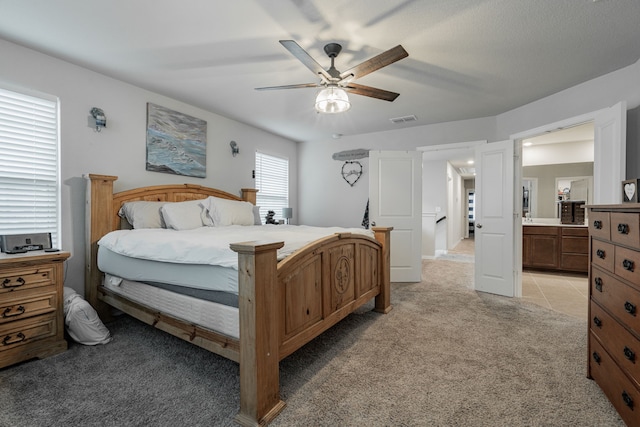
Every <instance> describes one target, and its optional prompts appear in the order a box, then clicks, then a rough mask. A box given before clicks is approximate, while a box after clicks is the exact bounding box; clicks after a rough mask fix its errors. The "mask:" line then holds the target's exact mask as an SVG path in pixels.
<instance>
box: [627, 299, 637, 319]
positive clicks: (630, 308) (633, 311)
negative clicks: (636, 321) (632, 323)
mask: <svg viewBox="0 0 640 427" xmlns="http://www.w3.org/2000/svg"><path fill="white" fill-rule="evenodd" d="M624 310H625V311H626V312H627V313H629V314H632V315H634V316H635V314H636V306H635V305H634V304H631V303H630V302H629V301H625V303H624Z"/></svg>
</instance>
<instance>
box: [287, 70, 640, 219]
mask: <svg viewBox="0 0 640 427" xmlns="http://www.w3.org/2000/svg"><path fill="white" fill-rule="evenodd" d="M638 82H640V61H638V62H636V63H635V64H633V65H630V66H628V67H625V68H623V69H620V70H618V71H615V72H612V73H609V74H607V75H605V76H601V77H598V78H596V79H593V80H590V81H587V82H585V83H582V84H580V85H577V86H574V87H572V88H569V89H566V90H564V91H561V92H558V93H556V94H554V95H550V96H548V97H546V98H543V99H540V100H538V101H535V102H532V103H530V104H527V105H524V106H522V107H519V108H516V109H514V110H511V111H508V112H505V113H503V114H500V115H498V116H495V117H487V118H482V119H473V120H463V121H458V122H447V123H438V124H427V125H425V126H417V127H411V128H404V129H399V130H397V131H389V132H379V133H375V134H365V135H356V136H343V137H342V139H339V140H331V139H329V140H327V141H321V142H313V143H302V144H300V147H299V151H298V162H299V163H298V167H299V170H300V181H299V189H300V193H299V199H298V202H299V206H300V215H299V219H300V221H301V223H304V224H309V225H329V224H331V225H342V226H358V225H359V224H360V221H361V219H362V213H363V209H364V206H365V204H366V200H367V198H368V191H369V187H368V178H369V177H368V170H367V167H365V168H364V174H363V176H362V178H361V179H360V181H359V182H358V184H356V186H354V187H353V188H351V187H349V186H348V185H347V184H346V183H340V180H341V179H342V178H341V177H340V176H339V167H340V163H339V162H336V161H335V160H332V159H331V155H332V154H333V153H334V152H336V151H342V150H349V149H356V148H368V149H376V150H413V149H415V148H416V147H421V146H427V145H438V144H448V143H459V142H465V141H479V140H488V141H500V140H505V139H508V138H509V137H510V135H512V134H516V133H519V132H524V131H527V130H530V129H534V128H537V127H539V126H542V125H545V124H548V123H554V122H557V121H560V120H564V119H567V118H570V117H575V116H579V115H582V114H586V113H589V112H592V111H596V110H600V109H602V108H606V107H610V106H612V105H614V104H616V103H617V102H619V101H621V100H626V101H627V108H628V109H633V108H635V107H637V106H638V105H640V84H639V83H638ZM425 102H428V100H425ZM381 108H384V105H382V106H381ZM434 108H436V106H434ZM418 119H420V118H418ZM339 131H340V130H339V129H336V132H339ZM637 144H638V141H631V140H628V141H627V152H628V153H632V152H634V153H635V152H637V149H636V145H637ZM364 164H365V162H363V165H364ZM423 203H424V201H423Z"/></svg>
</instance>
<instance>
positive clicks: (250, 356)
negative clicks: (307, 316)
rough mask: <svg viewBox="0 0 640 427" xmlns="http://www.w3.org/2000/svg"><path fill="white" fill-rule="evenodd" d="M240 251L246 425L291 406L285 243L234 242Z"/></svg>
mask: <svg viewBox="0 0 640 427" xmlns="http://www.w3.org/2000/svg"><path fill="white" fill-rule="evenodd" d="M230 246H231V249H232V250H234V251H236V252H237V253H238V292H239V298H238V303H239V312H240V412H239V413H238V415H236V418H235V420H236V422H237V423H239V424H241V425H244V426H258V425H266V424H268V423H269V422H270V421H271V420H273V419H274V418H275V417H276V416H277V415H278V414H279V413H280V411H282V409H283V408H284V406H285V403H284V402H283V401H282V400H281V399H280V372H279V362H280V357H279V353H278V348H279V345H280V337H279V327H278V321H279V316H280V310H281V308H280V307H279V305H280V302H279V299H278V291H277V289H278V288H277V262H278V260H277V250H278V249H280V248H281V247H282V246H284V243H283V242H277V243H265V242H244V243H234V244H231V245H230Z"/></svg>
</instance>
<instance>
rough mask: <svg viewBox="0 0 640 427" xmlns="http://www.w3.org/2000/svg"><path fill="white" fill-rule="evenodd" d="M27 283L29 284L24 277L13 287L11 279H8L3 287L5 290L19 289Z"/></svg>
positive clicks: (3, 283) (19, 278) (3, 282)
mask: <svg viewBox="0 0 640 427" xmlns="http://www.w3.org/2000/svg"><path fill="white" fill-rule="evenodd" d="M25 283H27V282H25V280H24V279H23V278H22V277H18V278H17V279H16V284H13V285H12V284H11V279H9V278H7V279H4V280H3V281H2V287H3V288H17V287H19V286H22V285H24V284H25Z"/></svg>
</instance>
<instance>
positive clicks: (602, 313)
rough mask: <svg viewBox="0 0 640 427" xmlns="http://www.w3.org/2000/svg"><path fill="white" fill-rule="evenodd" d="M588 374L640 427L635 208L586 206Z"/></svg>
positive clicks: (638, 223) (639, 211) (639, 226)
mask: <svg viewBox="0 0 640 427" xmlns="http://www.w3.org/2000/svg"><path fill="white" fill-rule="evenodd" d="M588 210H589V213H588V218H589V236H590V271H589V296H590V302H589V340H588V350H589V355H588V357H589V362H588V371H587V375H588V377H589V378H593V379H594V380H595V381H596V382H597V383H598V385H599V386H600V388H601V389H602V390H603V391H604V393H605V394H606V396H607V397H608V398H609V400H610V401H611V403H612V404H613V406H614V407H615V408H616V410H617V411H618V413H619V414H620V416H621V417H622V419H623V420H624V421H625V422H626V423H627V425H634V426H637V425H640V204H635V203H633V204H623V205H594V206H588Z"/></svg>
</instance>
